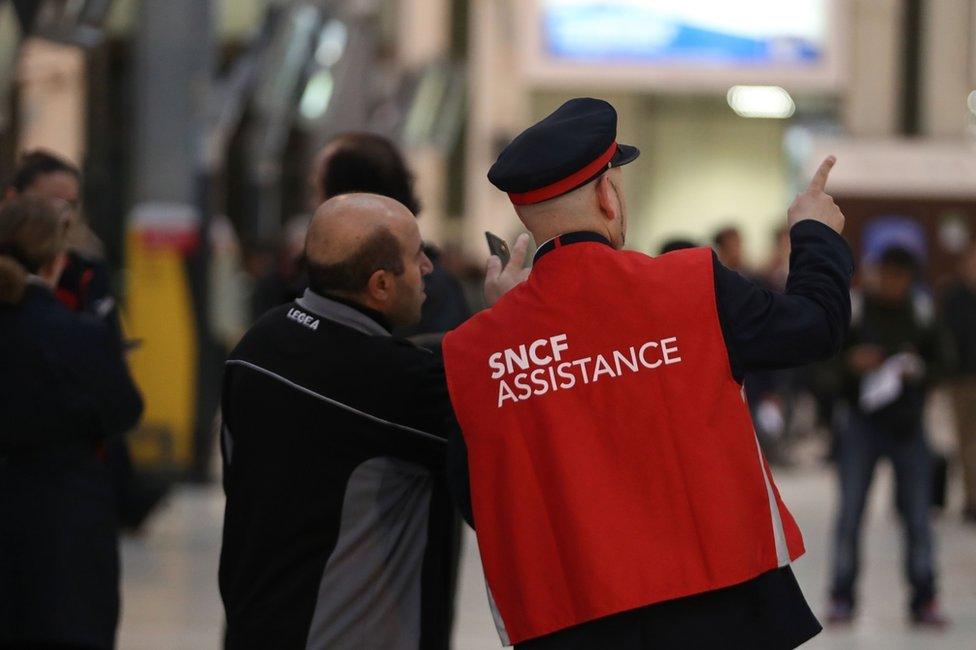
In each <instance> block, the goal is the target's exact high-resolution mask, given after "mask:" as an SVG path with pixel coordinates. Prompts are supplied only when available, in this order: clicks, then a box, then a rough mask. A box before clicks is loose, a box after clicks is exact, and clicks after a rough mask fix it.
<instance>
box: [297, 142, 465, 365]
mask: <svg viewBox="0 0 976 650" xmlns="http://www.w3.org/2000/svg"><path fill="white" fill-rule="evenodd" d="M311 185H312V190H313V195H314V197H315V199H314V200H315V203H316V206H317V205H319V204H321V203H322V202H323V201H325V200H326V199H329V198H331V197H333V196H337V195H339V194H346V193H348V192H370V193H373V194H379V195H380V196H388V197H390V198H391V199H394V200H396V201H399V202H400V203H402V204H403V205H405V206H407V209H408V210H410V212H412V213H413V214H414V216H418V215H419V214H420V210H421V205H420V201H419V200H418V199H417V196H416V195H415V194H414V191H413V175H412V174H411V173H410V170H409V169H408V168H407V164H406V161H405V160H404V159H403V155H402V154H401V153H400V151H399V150H397V148H396V146H395V145H394V144H393V143H392V142H390V141H389V140H388V139H386V138H384V137H382V136H379V135H375V134H372V133H346V134H343V135H340V136H338V137H336V138H335V139H334V140H332V141H331V142H329V143H328V144H327V145H325V147H323V149H322V150H321V152H319V154H318V157H317V159H316V164H315V169H314V172H313V175H312V179H311ZM424 252H425V253H426V254H427V257H429V258H430V261H431V262H432V263H433V264H434V270H433V272H432V273H431V274H430V275H429V276H427V278H426V286H427V300H426V302H424V308H423V313H422V314H421V317H420V322H419V323H417V324H415V325H410V326H407V327H404V328H403V329H401V330H398V331H397V332H396V333H397V334H398V335H399V336H409V337H414V336H418V335H435V336H434V337H432V338H430V339H429V341H430V342H434V343H436V340H434V339H436V338H437V336H436V335H442V334H443V333H444V332H446V331H448V330H451V329H454V328H455V327H457V326H458V325H460V324H461V323H463V322H464V321H465V320H467V318H468V317H469V316H470V315H471V310H470V308H469V307H468V304H467V301H466V300H465V297H464V291H463V290H462V288H461V285H460V283H459V282H458V281H457V278H455V277H454V276H452V275H451V274H450V273H448V272H447V271H446V270H445V269H444V267H443V266H442V265H441V264H440V252H439V251H438V250H437V249H436V248H435V247H433V246H431V245H430V244H425V245H424ZM424 342H425V343H427V342H428V337H426V336H425V338H424ZM431 347H434V348H436V347H437V346H436V345H435V346H431Z"/></svg>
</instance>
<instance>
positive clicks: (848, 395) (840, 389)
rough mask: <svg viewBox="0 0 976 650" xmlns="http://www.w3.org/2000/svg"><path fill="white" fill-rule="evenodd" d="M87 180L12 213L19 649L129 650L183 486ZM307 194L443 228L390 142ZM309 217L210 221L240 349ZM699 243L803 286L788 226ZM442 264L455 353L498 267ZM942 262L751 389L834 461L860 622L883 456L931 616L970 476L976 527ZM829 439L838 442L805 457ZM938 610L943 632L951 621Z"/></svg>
mask: <svg viewBox="0 0 976 650" xmlns="http://www.w3.org/2000/svg"><path fill="white" fill-rule="evenodd" d="M82 182H83V178H82V175H81V172H80V170H79V169H78V168H76V167H75V166H73V165H71V164H70V163H68V162H66V161H64V160H62V159H60V158H59V157H57V156H55V155H53V154H50V153H47V152H43V151H33V152H28V153H25V154H24V155H23V156H22V157H21V159H20V162H19V165H18V167H17V169H16V170H14V172H13V173H12V174H10V175H9V176H8V180H7V183H6V186H5V189H4V194H3V197H4V201H3V204H2V206H0V358H2V359H3V363H2V369H0V404H2V409H0V410H2V412H3V414H4V421H5V425H4V427H3V429H2V433H0V645H2V642H3V641H6V640H8V639H14V640H18V639H19V640H24V639H27V640H36V639H41V640H43V639H48V638H50V634H49V632H50V630H51V629H57V630H59V631H60V632H59V634H58V635H57V637H58V638H59V639H61V640H63V641H64V642H65V643H64V645H63V646H61V647H111V646H112V644H113V643H114V641H113V639H114V631H115V626H116V624H117V620H118V608H119V603H118V550H117V548H118V547H117V544H118V541H117V540H118V534H119V532H120V531H121V530H124V529H126V528H128V529H130V530H137V529H139V528H140V526H142V524H143V523H144V521H145V519H146V517H147V516H148V515H149V513H150V512H151V511H152V509H153V507H154V506H155V505H156V504H157V503H158V502H159V500H160V499H161V498H162V497H163V495H164V494H165V491H166V488H165V486H163V485H161V484H159V483H156V482H154V481H153V480H152V478H151V477H148V476H143V475H141V474H140V473H139V472H137V471H135V470H133V467H132V462H131V460H130V459H129V453H128V449H127V445H126V442H125V441H126V433H127V432H128V431H131V430H132V428H133V427H134V426H135V425H136V423H137V421H138V418H139V413H140V412H141V409H142V401H141V398H140V396H139V392H138V388H137V387H136V386H135V385H134V384H133V382H132V380H131V378H130V377H129V375H128V371H127V370H126V363H125V354H126V351H127V350H129V349H132V348H133V347H134V346H138V345H139V344H140V342H138V341H133V340H129V339H127V338H126V335H125V327H124V317H123V315H124V308H120V306H121V307H124V301H122V300H120V298H121V297H122V296H123V295H124V294H123V292H122V291H121V290H122V289H123V287H121V285H120V277H121V276H120V274H119V272H118V269H112V268H110V267H109V265H108V263H107V262H106V261H105V259H104V255H103V252H102V246H101V245H100V243H99V240H98V238H97V237H96V236H95V234H94V233H93V232H92V231H91V229H90V228H88V226H87V225H86V222H85V219H84V216H83V208H82V206H81V205H80V198H79V197H80V196H81V184H82ZM309 186H310V187H309V205H310V208H314V207H315V206H318V205H319V204H321V203H322V202H323V201H324V200H326V199H328V198H330V197H332V196H336V195H339V194H344V193H348V192H362V191H367V192H373V193H376V194H381V195H384V196H387V197H391V198H394V199H396V200H397V201H399V202H400V203H402V204H403V205H404V206H406V207H407V208H408V209H409V210H410V211H411V212H412V213H413V214H414V215H416V216H419V217H422V215H423V212H422V206H421V205H420V203H419V201H418V200H417V198H416V196H415V194H414V192H413V187H412V186H413V177H412V174H411V173H410V170H409V169H408V167H407V165H406V163H405V162H404V158H403V156H402V155H401V154H400V152H399V151H398V150H397V148H396V147H395V145H393V144H392V143H391V142H390V141H388V140H386V139H385V138H382V137H379V136H375V135H369V134H360V133H355V134H347V135H343V136H340V137H338V138H336V139H335V140H333V141H331V142H330V143H329V144H328V145H326V146H325V147H324V148H323V149H322V151H321V152H319V154H318V156H317V157H316V159H315V163H314V166H313V168H312V170H311V171H310V174H309ZM308 223H309V216H308V215H297V216H294V217H292V218H290V219H288V220H287V221H286V223H285V224H284V225H283V227H282V229H281V234H280V237H279V238H278V240H277V241H275V242H250V241H246V240H245V241H244V242H243V243H242V238H241V237H240V236H239V234H238V233H237V231H236V230H235V226H234V225H233V223H232V222H231V220H230V219H228V218H227V217H225V216H217V217H216V218H214V219H213V220H212V222H211V223H210V225H209V233H208V242H209V247H210V253H211V257H210V282H211V290H210V295H211V296H213V300H212V302H211V304H210V305H209V318H210V321H211V326H212V331H213V333H214V336H215V338H216V339H217V341H216V342H217V344H218V345H219V346H220V347H221V348H222V350H223V351H224V352H229V351H230V350H231V349H232V348H233V347H234V345H235V344H236V343H237V342H238V340H239V339H240V337H241V335H242V334H243V333H244V331H245V330H246V329H247V328H248V327H249V326H250V324H251V323H253V322H254V321H255V320H256V319H257V318H258V317H259V316H260V315H261V314H263V313H265V312H266V311H268V310H269V309H271V308H274V307H277V306H279V305H281V304H284V303H286V302H289V301H291V300H294V299H295V298H297V297H298V296H300V295H301V294H302V292H303V291H304V289H305V288H306V286H307V279H306V274H305V273H306V272H305V263H304V260H303V249H304V246H305V235H306V229H307V227H308ZM694 246H711V247H712V248H713V249H714V251H715V253H716V255H717V256H718V259H719V261H720V262H721V263H722V264H724V265H725V266H726V267H728V268H729V269H733V270H736V271H738V272H739V273H741V274H742V275H744V276H746V277H748V278H750V279H752V280H754V281H755V282H756V283H758V284H760V285H762V286H763V287H765V288H767V289H768V290H769V291H773V292H782V291H784V290H786V289H787V288H788V282H789V260H790V237H789V232H788V231H787V230H786V228H785V227H784V228H781V229H778V230H776V231H775V232H774V233H771V241H770V242H769V250H770V253H769V256H768V259H767V260H766V262H765V263H763V264H751V263H750V262H749V260H747V258H746V255H745V246H744V242H743V236H742V234H741V232H740V231H739V230H738V229H737V228H736V227H735V226H734V225H729V226H727V227H724V228H721V229H719V230H718V231H717V232H716V233H715V234H714V236H713V238H712V240H711V241H694V240H691V239H677V238H676V239H673V240H670V241H668V242H667V243H665V244H664V246H662V248H661V250H659V251H654V253H655V254H667V253H668V252H670V251H673V250H678V249H681V248H689V247H694ZM425 253H426V255H427V257H429V258H430V260H431V261H432V263H433V272H432V273H431V274H430V275H429V276H428V277H427V278H426V292H427V295H428V299H427V301H426V303H425V304H424V306H423V314H422V318H421V322H420V323H419V324H417V325H415V326H412V327H410V328H405V329H403V330H401V331H399V332H397V333H398V334H400V335H403V336H407V337H411V338H412V339H413V340H414V341H416V342H418V343H419V344H421V345H424V346H427V347H430V348H431V349H433V350H435V351H436V350H437V348H438V345H439V337H440V335H442V333H443V332H445V331H448V330H451V329H452V328H454V327H456V326H457V325H459V324H460V323H462V322H464V320H465V319H467V318H468V317H469V316H470V315H471V314H472V313H473V312H474V311H476V310H478V309H481V308H482V307H483V303H482V298H481V295H480V294H481V282H482V275H483V262H482V261H481V260H468V259H465V258H464V257H463V256H461V255H460V254H459V253H458V252H457V251H456V250H454V249H451V248H446V249H443V250H442V249H438V248H436V247H434V246H432V245H425ZM924 264H925V260H924V259H921V258H920V256H919V255H918V253H917V252H916V251H913V250H912V249H911V248H910V247H905V246H902V245H898V244H892V245H890V246H887V247H885V248H883V249H882V250H880V251H879V252H878V254H876V255H874V256H873V257H871V258H862V259H861V260H860V263H859V270H858V278H857V281H856V283H855V284H856V286H855V288H854V290H853V291H854V300H853V305H854V316H853V322H852V327H851V334H850V336H849V339H848V341H847V343H846V344H845V346H844V349H843V351H842V353H841V354H840V355H839V356H838V357H837V358H835V359H833V360H831V361H830V362H826V363H823V364H818V365H815V366H812V367H808V368H804V369H801V370H775V371H772V370H771V371H769V372H761V373H752V374H750V375H748V376H747V377H746V379H745V382H744V388H745V394H746V395H747V397H748V402H749V405H750V408H751V412H752V415H753V420H754V425H755V430H756V433H757V436H758V438H759V440H760V443H761V445H762V448H763V450H764V451H765V454H766V456H767V458H768V460H769V461H770V462H771V463H772V464H775V465H780V466H786V467H789V466H791V465H794V464H796V463H798V462H801V461H804V460H805V457H804V455H803V454H804V452H803V450H804V449H810V448H814V449H822V456H823V457H824V460H827V461H829V462H831V463H833V464H834V466H835V467H836V473H837V477H838V481H839V485H840V494H841V498H840V502H839V504H838V511H837V517H836V527H835V538H834V540H833V566H832V567H831V569H830V570H831V574H832V579H831V585H832V587H831V589H832V592H831V596H832V606H831V610H830V612H829V613H828V618H829V620H830V621H833V622H843V621H847V620H850V619H851V617H852V616H853V612H854V610H855V605H856V588H855V581H856V578H857V574H858V567H859V559H860V557H861V551H860V548H859V543H858V540H859V531H860V527H861V524H862V521H863V513H864V509H865V506H866V496H867V492H868V489H869V487H870V484H871V480H872V477H873V475H874V470H875V467H876V465H877V463H878V462H879V460H881V459H883V458H887V459H888V460H889V461H890V462H891V464H892V466H893V468H894V470H895V477H896V494H895V495H894V498H895V502H896V504H897V510H898V512H899V514H900V515H901V517H902V518H903V521H904V528H905V535H906V541H907V543H906V561H905V566H906V577H907V579H908V582H909V584H910V585H911V589H912V595H911V598H912V599H913V601H915V602H917V603H923V602H924V603H929V602H934V597H935V594H936V591H937V587H936V579H937V571H936V568H935V567H936V560H935V558H934V555H935V545H934V543H933V540H932V535H931V524H930V520H931V517H930V515H931V513H932V510H933V509H934V508H943V507H945V506H946V493H947V484H948V481H949V480H950V478H952V477H955V476H961V480H962V482H963V484H964V494H965V502H964V504H963V509H962V512H961V513H959V514H958V515H957V514H956V513H951V516H961V517H963V518H964V519H965V520H966V521H967V522H969V523H972V524H976V245H973V246H971V247H970V248H969V250H968V252H967V253H966V254H965V255H964V256H963V257H962V261H961V263H960V265H959V268H958V269H957V273H956V274H955V277H954V278H953V279H952V280H951V281H949V282H946V283H944V284H942V285H940V286H930V285H929V284H928V283H927V282H926V279H925V278H926V274H925V273H924ZM937 388H943V389H945V390H946V392H947V394H948V395H949V397H950V403H951V404H952V406H953V409H954V417H952V418H949V420H948V421H953V422H955V429H956V431H955V433H956V440H957V445H956V447H955V453H954V454H952V455H945V454H944V452H935V451H933V448H932V446H931V445H930V444H929V441H928V440H929V435H928V434H929V432H927V431H926V425H927V422H928V420H927V419H926V417H925V409H926V404H927V400H928V399H929V397H930V395H931V394H932V392H933V390H935V389H937ZM818 440H819V441H824V443H825V444H822V445H820V446H819V447H817V445H810V444H807V443H809V442H810V441H818ZM25 504H30V505H29V507H25ZM40 540H44V543H41V541H40ZM80 540H81V541H83V543H80ZM11 558H17V561H14V560H12V559H11ZM52 612H58V614H57V616H55V617H54V619H52V618H51V616H52ZM919 615H920V616H926V615H929V616H931V617H932V620H930V621H927V622H931V623H934V624H942V623H943V622H944V620H943V619H942V617H941V614H940V613H939V612H938V611H937V610H934V611H932V612H929V613H926V612H921V613H920V614H919Z"/></svg>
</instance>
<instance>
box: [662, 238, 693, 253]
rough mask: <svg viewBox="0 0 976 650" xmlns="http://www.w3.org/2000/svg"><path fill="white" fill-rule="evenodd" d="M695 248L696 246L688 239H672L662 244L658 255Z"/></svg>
mask: <svg viewBox="0 0 976 650" xmlns="http://www.w3.org/2000/svg"><path fill="white" fill-rule="evenodd" d="M697 247H698V244H696V243H695V242H693V241H691V240H690V239H683V238H680V237H678V238H674V239H669V240H667V241H666V242H664V243H663V244H662V245H661V250H660V251H659V252H658V255H664V254H666V253H670V252H671V251H680V250H684V249H686V248H697Z"/></svg>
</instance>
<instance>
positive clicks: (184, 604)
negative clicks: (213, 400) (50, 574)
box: [119, 467, 976, 650]
mask: <svg viewBox="0 0 976 650" xmlns="http://www.w3.org/2000/svg"><path fill="white" fill-rule="evenodd" d="M878 479H879V480H878V482H877V483H876V484H875V487H874V491H873V494H872V503H871V515H870V518H869V520H868V526H867V530H866V538H865V540H864V548H865V549H866V558H865V560H866V561H865V565H866V566H865V575H864V579H863V582H862V585H861V588H862V600H863V609H862V613H861V616H860V618H859V619H858V621H857V622H856V623H855V624H854V625H853V626H852V627H850V628H848V629H845V630H839V631H837V630H828V631H826V632H824V633H823V634H821V635H820V636H819V637H817V638H816V639H814V640H813V641H811V642H810V643H808V644H807V645H806V646H804V647H805V648H810V650H816V649H821V650H828V649H829V650H855V649H863V650H868V649H872V650H874V649H876V650H910V649H911V650H914V649H916V648H925V649H926V650H973V649H976V527H964V526H963V525H962V524H960V523H959V522H958V518H957V517H956V516H955V513H953V515H952V516H951V517H944V518H942V519H940V520H939V521H938V522H937V525H936V528H937V532H938V538H939V551H940V554H939V560H940V561H939V564H940V568H941V578H942V580H941V582H942V594H943V598H942V599H943V601H944V603H945V608H946V610H947V611H948V612H949V614H950V615H951V616H952V618H953V621H954V625H953V627H952V628H951V629H950V630H949V631H948V632H944V633H931V632H929V633H919V632H915V631H912V630H911V629H910V628H909V627H908V626H907V625H906V623H905V617H904V605H905V599H906V597H907V592H906V589H905V587H904V585H903V581H902V573H901V542H902V540H901V536H900V533H899V530H898V527H897V523H896V521H895V519H894V516H893V513H892V506H891V498H890V474H889V472H888V471H887V468H886V467H883V468H882V471H881V472H879V476H878ZM777 480H778V483H779V485H780V488H781V490H782V492H783V493H784V497H785V499H786V501H787V503H788V504H789V505H790V507H791V509H792V511H793V513H794V514H795V515H796V517H797V519H798V520H799V522H800V526H801V528H802V529H803V531H804V534H805V537H806V542H807V548H808V553H807V555H806V556H805V557H803V558H801V559H800V560H799V561H798V562H797V563H796V565H795V570H796V572H797V575H798V577H799V580H800V583H801V584H802V586H803V588H804V592H805V593H806V594H807V597H808V599H809V600H810V603H811V605H812V606H813V607H814V610H815V611H816V612H818V613H819V612H822V611H823V608H824V591H825V585H826V573H825V571H826V569H825V567H826V562H827V554H828V550H829V549H828V547H827V541H828V533H829V530H830V527H831V519H832V516H833V502H834V485H833V481H832V477H831V475H830V473H829V472H828V471H827V470H825V469H820V468H807V469H803V470H797V471H794V472H791V473H785V472H779V473H778V475H777ZM956 496H958V495H956ZM954 501H958V499H954ZM222 512H223V510H222V501H221V496H220V492H219V490H218V489H217V488H191V487H186V488H182V489H180V490H179V491H178V492H177V493H176V495H175V496H174V498H172V499H171V501H170V502H169V505H168V506H167V507H166V509H165V511H163V512H162V513H160V516H159V517H158V518H157V519H156V520H155V521H154V522H153V524H152V526H151V529H150V531H149V532H148V534H147V535H146V536H145V537H143V538H139V539H129V540H126V542H125V544H124V550H123V558H124V576H125V579H124V612H123V617H122V625H121V630H120V633H119V647H120V648H121V649H122V650H161V649H179V650H196V649H198V648H199V649H209V648H217V647H219V643H220V634H221V626H222V615H223V613H222V610H221V605H220V600H219V598H218V594H217V587H216V574H217V554H218V549H219V539H220V526H221V517H222ZM457 623H458V624H457V628H456V633H455V640H456V643H455V647H456V648H458V649H459V650H482V649H484V650H489V649H495V648H498V647H499V646H500V644H499V642H498V637H497V636H496V635H495V631H494V626H493V624H492V622H491V616H490V614H489V612H488V608H487V605H486V602H485V591H484V585H483V582H482V578H481V569H480V565H479V563H478V558H477V553H476V552H475V549H474V546H473V539H470V538H469V540H468V544H467V546H466V548H465V556H464V569H463V573H462V577H461V593H460V595H459V601H458V618H457Z"/></svg>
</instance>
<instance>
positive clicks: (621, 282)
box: [443, 242, 804, 644]
mask: <svg viewBox="0 0 976 650" xmlns="http://www.w3.org/2000/svg"><path fill="white" fill-rule="evenodd" d="M443 351H444V362H445V366H446V370H447V378H448V386H449V389H450V394H451V401H452V403H453V406H454V411H455V413H456V414H457V418H458V421H459V423H460V425H461V428H462V430H463V431H464V438H465V441H466V443H467V447H468V464H469V471H470V483H471V499H472V507H473V512H474V521H475V526H476V528H477V535H478V545H479V548H480V551H481V559H482V563H483V565H484V570H485V577H486V580H487V583H488V587H489V593H490V597H492V598H493V601H494V603H493V604H494V606H495V607H496V608H497V612H496V613H497V614H498V616H496V622H497V623H498V624H499V632H500V633H501V636H502V641H503V642H504V643H506V644H508V643H518V642H520V641H524V640H527V639H531V638H534V637H538V636H542V635H545V634H549V633H552V632H555V631H558V630H561V629H564V628H567V627H570V626H574V625H578V624H580V623H584V622H586V621H589V620H592V619H596V618H600V617H603V616H608V615H610V614H615V613H618V612H623V611H626V610H630V609H634V608H637V607H642V606H645V605H650V604H653V603H657V602H661V601H665V600H670V599H674V598H680V597H683V596H689V595H693V594H698V593H702V592H706V591H711V590H714V589H720V588H722V587H727V586H730V585H734V584H737V583H741V582H744V581H747V580H749V579H751V578H754V577H756V576H758V575H760V574H762V573H764V572H767V571H770V570H772V569H775V568H777V567H779V566H784V565H786V564H788V563H789V562H790V561H791V560H793V559H796V558H797V557H799V556H800V555H802V554H803V551H804V549H803V540H802V537H801V535H800V531H799V529H798V528H797V525H796V522H795V521H794V520H793V517H792V516H791V515H790V513H789V511H788V510H787V509H786V506H785V505H784V504H783V502H782V500H781V499H780V497H779V493H778V491H777V490H776V486H775V485H774V483H773V478H772V474H771V473H770V470H769V467H768V465H767V464H766V462H765V460H764V459H763V457H762V454H761V452H760V450H759V446H758V443H757V440H756V435H755V432H754V430H753V427H752V422H751V419H750V416H749V411H748V409H747V407H746V404H745V400H744V397H743V395H742V390H741V386H740V385H739V384H738V383H737V382H736V381H735V379H734V378H733V376H732V374H731V371H730V368H729V361H728V351H727V349H726V346H725V342H724V339H723V336H722V330H721V327H720V324H719V319H718V313H717V309H716V302H715V284H714V278H713V270H712V256H711V252H710V251H709V250H708V249H693V250H683V251H677V252H674V253H670V254H668V255H664V256H661V257H657V258H651V257H648V256H646V255H642V254H640V253H634V252H625V251H616V250H614V249H612V248H611V247H609V246H608V245H606V244H602V243H596V242H583V243H576V244H572V245H562V246H557V248H556V249H555V250H553V251H551V252H549V253H547V254H545V255H544V256H542V257H541V258H540V259H538V261H537V262H536V264H535V267H534V268H533V270H532V273H531V275H530V276H529V279H528V280H527V281H526V282H524V283H522V284H521V285H519V286H518V287H516V288H514V289H512V290H511V291H510V292H508V293H507V294H506V295H505V296H504V297H503V298H502V299H501V300H500V301H499V302H498V303H497V304H496V305H495V306H494V307H492V308H491V309H488V310H485V311H483V312H481V313H479V314H478V315H476V316H475V317H474V318H472V319H471V320H469V321H468V322H467V323H465V324H464V325H462V326H461V327H459V328H458V329H456V330H454V331H453V332H451V333H449V334H448V335H447V336H446V337H445V339H444V342H443ZM499 618H500V620H498V619H499Z"/></svg>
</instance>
